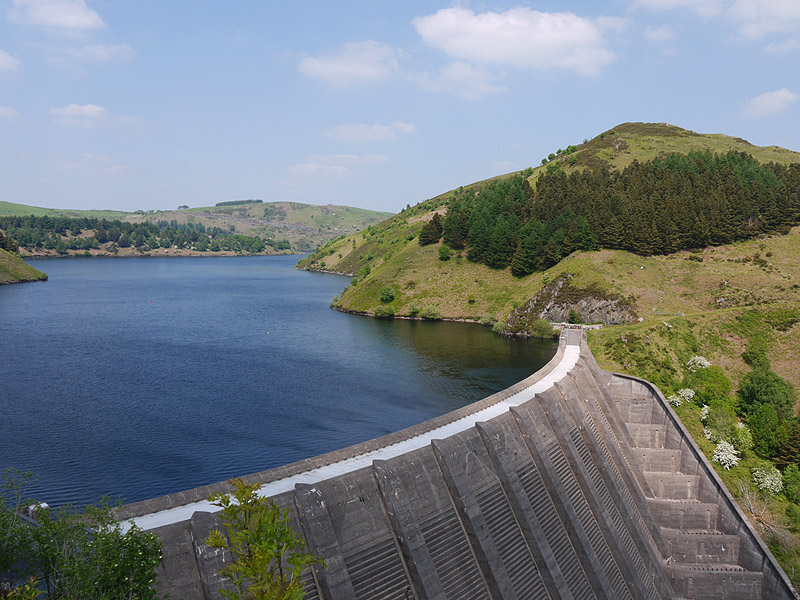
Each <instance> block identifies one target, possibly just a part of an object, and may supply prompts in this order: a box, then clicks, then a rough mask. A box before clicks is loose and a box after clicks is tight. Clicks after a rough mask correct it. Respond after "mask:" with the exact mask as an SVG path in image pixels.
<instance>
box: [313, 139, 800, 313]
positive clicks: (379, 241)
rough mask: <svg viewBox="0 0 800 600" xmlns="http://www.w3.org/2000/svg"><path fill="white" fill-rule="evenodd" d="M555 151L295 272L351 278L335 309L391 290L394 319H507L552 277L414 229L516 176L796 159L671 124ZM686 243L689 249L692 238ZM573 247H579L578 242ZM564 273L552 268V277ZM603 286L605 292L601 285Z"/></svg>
mask: <svg viewBox="0 0 800 600" xmlns="http://www.w3.org/2000/svg"><path fill="white" fill-rule="evenodd" d="M559 150H561V152H560V153H559V154H558V155H556V152H554V158H553V159H552V160H550V161H549V162H547V164H546V165H542V166H539V167H537V168H535V169H533V168H531V169H528V170H526V171H524V172H523V173H521V174H520V173H509V174H507V175H503V176H499V177H496V178H493V179H492V180H487V181H484V182H478V183H475V184H471V185H469V186H465V187H463V188H458V189H456V190H452V191H450V192H447V193H445V194H442V195H440V196H437V197H435V198H432V199H429V200H426V201H423V202H421V203H419V204H417V205H416V206H413V207H410V208H408V209H406V210H403V211H402V212H400V213H399V214H398V215H395V216H394V217H392V218H390V219H388V220H386V221H384V222H383V223H381V224H379V225H374V226H371V227H368V228H367V230H366V231H362V232H358V233H357V234H355V235H349V236H345V237H342V238H340V239H335V240H333V241H331V242H329V243H327V244H325V245H324V246H323V247H321V248H320V249H319V251H318V252H316V253H315V254H313V255H310V256H308V257H307V258H306V259H304V260H303V261H301V262H300V263H299V265H298V267H299V268H305V269H310V270H324V271H332V272H337V273H342V274H348V275H351V276H353V277H355V283H356V284H355V285H351V286H349V287H348V288H347V290H346V291H345V292H344V293H343V294H342V296H341V297H340V298H339V299H338V301H337V306H338V307H339V308H342V309H345V310H350V311H354V312H362V313H368V314H371V313H373V312H374V309H375V308H376V307H380V306H383V304H384V303H383V302H381V298H380V295H381V294H380V293H381V290H384V289H385V288H387V287H390V288H392V292H393V294H394V296H395V299H394V301H392V302H391V303H390V304H391V307H392V309H393V310H394V312H395V314H396V315H405V316H412V315H413V314H416V313H417V312H418V311H421V310H423V309H424V308H431V309H436V310H437V311H438V312H439V313H440V314H441V315H442V316H443V317H445V318H452V319H468V320H480V319H481V318H483V317H486V316H487V315H489V316H494V317H495V318H496V319H498V320H500V321H505V319H506V318H507V317H508V315H509V314H510V313H511V312H512V311H513V310H514V309H515V308H516V307H518V306H519V305H521V304H522V303H524V302H526V301H527V300H529V299H530V298H531V297H532V296H533V295H534V294H536V293H537V292H538V291H540V289H541V287H542V283H541V281H542V277H547V276H550V275H549V273H548V272H547V271H545V270H541V269H540V270H538V271H537V272H534V273H533V274H531V275H528V276H525V277H515V276H514V275H513V274H512V272H511V269H510V268H488V267H487V266H486V264H481V262H485V261H483V260H482V261H475V260H469V259H468V257H469V258H473V257H472V256H470V255H471V253H472V252H473V248H472V247H469V245H467V247H466V248H464V249H453V250H451V252H450V253H449V258H448V257H447V256H445V255H442V256H440V253H441V252H445V253H446V250H442V244H441V243H436V244H432V245H427V246H420V244H419V239H418V236H419V234H420V231H421V230H422V227H423V225H424V224H425V223H427V222H428V221H430V220H431V218H432V216H433V214H434V213H438V214H439V215H440V216H441V217H445V215H446V214H447V212H448V207H449V206H452V205H454V204H457V203H462V204H463V202H464V199H467V200H472V199H475V200H474V202H475V203H476V204H477V203H479V202H480V201H481V197H480V196H476V195H478V194H480V193H482V192H483V191H484V190H486V189H488V188H490V187H491V186H493V185H496V182H497V181H511V180H512V179H513V178H515V177H517V178H519V176H520V175H522V176H523V177H525V179H526V180H527V186H528V188H529V189H530V190H533V191H531V192H530V193H532V194H535V193H536V191H535V190H536V187H537V181H538V180H539V179H540V178H541V177H542V176H544V175H547V174H548V172H549V173H550V174H552V173H553V172H556V173H559V172H563V173H564V174H565V176H566V179H565V181H570V179H571V178H570V177H569V174H570V173H572V172H578V173H582V172H587V173H588V172H602V168H608V169H609V171H610V172H612V173H613V172H619V171H620V169H624V168H625V167H627V166H628V165H632V164H633V163H634V161H638V162H641V161H647V160H653V159H658V158H663V159H666V158H667V157H668V156H669V155H670V153H673V152H681V153H684V154H685V153H688V152H693V151H694V152H696V151H703V150H707V151H710V152H715V153H725V152H730V151H739V152H747V153H748V154H749V155H750V156H752V157H753V158H755V159H757V160H758V161H759V162H774V163H777V164H781V165H788V164H792V163H800V154H798V153H796V152H792V151H789V150H784V149H781V148H776V147H769V148H760V147H757V146H753V145H751V144H749V143H748V142H746V141H744V140H741V139H738V138H731V137H728V136H724V135H702V134H697V133H694V132H690V131H687V130H684V129H680V128H678V127H674V126H670V125H659V124H642V123H627V124H623V125H619V126H617V127H615V128H614V129H612V130H610V131H608V132H605V133H602V134H600V135H598V136H596V137H595V138H593V139H592V140H587V141H586V142H585V143H582V144H578V145H575V146H570V145H565V149H559ZM598 167H599V168H601V169H600V170H598ZM592 170H593V171H592ZM543 181H544V180H543ZM746 191H747V190H745V192H746ZM711 208H712V209H713V208H714V207H711ZM633 216H634V217H636V216H638V215H633ZM492 218H494V217H492ZM489 220H490V221H491V218H490V219H489ZM445 221H446V219H445ZM625 230H626V231H628V232H631V231H633V232H638V231H639V228H638V227H635V226H630V225H628V226H627V227H626V228H625ZM736 235H737V234H736V232H734V233H733V234H732V238H733V239H737V238H736ZM445 240H447V235H445ZM451 245H452V244H451ZM686 245H687V246H689V245H691V240H687V241H686ZM575 246H576V248H579V244H575ZM623 247H624V246H623ZM571 251H572V249H570V252H571ZM651 252H652V250H651ZM442 259H446V260H442ZM562 268H563V266H562V267H559V266H557V267H555V271H559V270H560V269H562ZM367 271H369V273H368V274H367V273H366V272H367ZM359 274H360V275H359ZM357 275H358V277H356V276H357ZM602 286H603V287H605V288H608V287H609V285H608V283H607V282H603V283H602ZM611 287H613V286H611ZM609 291H610V292H611V291H614V292H619V293H626V292H625V291H624V290H611V289H609Z"/></svg>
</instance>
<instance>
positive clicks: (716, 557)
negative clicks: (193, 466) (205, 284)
mask: <svg viewBox="0 0 800 600" xmlns="http://www.w3.org/2000/svg"><path fill="white" fill-rule="evenodd" d="M246 479H248V480H250V481H253V482H258V483H260V484H261V488H260V493H261V494H262V495H264V496H270V497H272V498H273V499H274V500H275V501H276V502H277V503H278V504H279V505H280V506H281V507H283V508H285V509H287V510H288V512H289V516H290V520H291V522H292V524H293V526H294V528H295V530H296V531H298V532H300V533H301V534H302V535H303V537H304V538H305V540H306V543H307V545H308V547H309V548H310V550H311V551H312V552H313V553H315V554H316V555H317V556H319V557H320V558H322V559H323V560H324V561H325V562H326V563H327V568H324V569H323V568H316V569H314V570H313V571H311V572H309V573H307V574H306V576H305V580H304V581H305V584H306V598H308V599H311V600H316V599H325V600H340V599H341V600H345V599H347V600H350V599H376V600H390V599H397V600H406V599H407V598H416V599H435V600H464V599H473V598H474V599H484V600H516V599H519V600H527V599H532V600H538V599H542V600H546V599H550V600H556V599H562V598H565V599H575V600H590V599H593V598H596V599H604V598H614V599H626V598H630V599H634V598H635V599H639V598H643V599H649V600H658V599H661V598H686V599H689V598H694V599H700V598H723V599H733V600H740V599H741V600H745V599H746V600H761V599H764V600H766V599H790V598H797V597H798V596H797V594H796V592H795V590H794V589H793V588H792V586H791V584H790V582H789V580H788V578H787V577H786V575H785V574H784V573H783V571H782V570H781V569H780V567H779V566H778V564H777V563H776V561H775V559H774V557H773V556H772V555H771V554H770V552H769V550H768V549H767V547H766V546H765V545H764V543H763V541H762V540H761V539H760V537H759V536H758V534H757V532H756V531H755V530H754V528H753V527H752V526H751V525H750V523H749V522H748V521H747V519H746V518H745V516H744V514H743V513H742V511H741V510H740V509H739V507H738V506H737V505H736V503H735V502H734V501H733V499H732V498H731V496H730V494H729V493H728V491H727V490H726V489H725V487H724V485H723V484H722V482H721V480H720V479H719V477H718V476H717V474H716V472H715V471H714V469H713V468H712V467H711V465H710V464H709V463H708V461H707V460H706V459H705V457H704V456H703V454H702V453H701V452H700V450H699V449H698V448H697V446H696V445H695V444H694V442H693V441H692V439H691V438H690V437H689V435H688V433H687V432H686V430H685V429H684V428H683V426H682V424H681V423H680V421H679V420H678V418H677V417H676V416H675V414H674V412H673V411H672V409H671V408H670V407H669V405H668V403H667V402H666V400H665V399H664V397H663V395H662V394H661V392H660V391H659V390H658V389H657V388H656V387H655V386H653V385H652V384H650V383H648V382H646V381H643V380H639V379H636V378H633V377H627V376H622V375H615V374H612V373H609V372H606V371H602V370H601V369H599V367H598V366H597V364H596V362H595V360H594V358H593V356H592V355H591V353H590V352H589V350H588V347H587V345H586V340H585V333H584V332H583V331H582V330H580V329H566V330H564V331H563V332H562V334H561V338H560V344H559V349H558V352H557V353H556V356H554V358H553V360H551V361H550V362H549V363H548V364H547V365H546V366H545V367H544V368H543V369H542V370H540V371H539V372H537V373H535V374H534V375H532V376H531V377H529V378H528V379H526V380H524V381H522V382H520V383H519V384H516V385H515V386H512V387H511V388H509V389H507V390H503V391H502V392H500V393H498V394H495V395H493V396H490V397H488V398H486V399H484V400H482V401H480V402H477V403H474V404H472V405H469V406H467V407H464V408H463V409H460V410H458V411H455V412H453V413H449V414H447V415H443V416H442V417H439V418H437V419H433V420H432V421H429V422H426V423H423V424H420V425H418V426H415V427H412V428H409V429H407V430H404V431H401V432H397V433H395V434H391V435H389V436H384V437H382V438H378V439H376V440H371V441H369V442H365V443H363V444H358V445H356V446H352V447H350V448H346V449H343V450H340V451H337V452H333V453H330V454H326V455H322V456H319V457H315V458H312V459H309V460H307V461H301V462H298V463H293V464H291V465H286V466H284V467H280V468H278V469H273V470H270V471H265V472H263V473H258V474H254V475H250V476H248V477H247V478H246ZM217 491H227V484H226V483H220V484H216V485H214V486H207V487H204V488H198V489H196V490H191V491H188V492H183V493H180V494H173V495H170V496H165V497H163V498H157V499H154V500H149V501H145V502H139V503H135V504H130V505H126V506H124V507H122V509H121V512H120V515H119V517H120V519H125V520H128V522H130V523H136V524H137V525H138V526H139V527H142V528H143V529H148V530H152V531H155V532H156V533H158V535H159V536H160V537H161V539H162V540H163V543H164V563H163V567H162V570H161V573H160V577H159V582H160V586H161V587H162V591H168V592H169V593H170V595H171V597H173V598H183V599H184V600H195V599H196V600H212V599H213V600H215V599H217V598H221V597H222V596H221V594H220V591H221V590H223V589H226V588H225V586H226V585H227V583H226V581H225V580H224V579H222V578H220V577H219V576H218V575H217V572H218V570H219V568H220V566H222V565H223V564H224V561H226V560H227V559H228V557H227V556H226V555H225V554H224V553H222V552H221V551H219V550H217V549H213V548H210V547H209V546H208V545H207V544H206V543H205V540H206V539H207V537H208V534H209V532H210V531H211V530H212V529H214V528H218V527H219V521H218V519H217V518H216V517H215V516H214V514H213V513H214V511H215V510H216V507H214V506H212V505H210V504H209V503H208V502H207V500H206V498H207V496H208V495H209V494H210V493H213V492H217Z"/></svg>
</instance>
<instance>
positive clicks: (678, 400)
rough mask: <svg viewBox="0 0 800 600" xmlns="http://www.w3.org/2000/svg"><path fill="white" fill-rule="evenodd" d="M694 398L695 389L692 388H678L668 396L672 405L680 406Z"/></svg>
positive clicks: (668, 400)
mask: <svg viewBox="0 0 800 600" xmlns="http://www.w3.org/2000/svg"><path fill="white" fill-rule="evenodd" d="M692 400H694V390H690V389H689V388H683V389H681V390H678V391H677V393H675V394H672V395H671V396H669V397H668V398H667V402H669V403H670V404H671V405H672V406H680V405H681V404H683V403H684V402H691V401H692Z"/></svg>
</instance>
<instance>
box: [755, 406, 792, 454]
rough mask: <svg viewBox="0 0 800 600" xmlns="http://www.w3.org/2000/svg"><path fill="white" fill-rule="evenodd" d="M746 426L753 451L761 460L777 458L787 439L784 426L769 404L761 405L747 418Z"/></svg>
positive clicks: (786, 430)
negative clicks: (750, 436)
mask: <svg viewBox="0 0 800 600" xmlns="http://www.w3.org/2000/svg"><path fill="white" fill-rule="evenodd" d="M747 425H748V426H749V427H750V431H751V432H752V433H753V450H754V451H755V453H756V454H758V455H759V456H760V457H762V458H772V457H774V456H777V454H778V452H779V451H780V448H781V446H783V444H784V442H785V441H786V439H787V437H788V434H789V432H788V429H787V427H786V424H785V423H783V422H781V420H780V418H779V417H778V412H777V411H776V410H775V407H774V406H772V405H771V404H761V405H760V406H759V407H758V408H757V409H756V410H755V411H753V412H752V413H750V415H749V416H748V417H747Z"/></svg>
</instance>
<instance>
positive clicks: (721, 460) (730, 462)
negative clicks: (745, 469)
mask: <svg viewBox="0 0 800 600" xmlns="http://www.w3.org/2000/svg"><path fill="white" fill-rule="evenodd" d="M712 460H713V461H714V462H716V463H718V464H719V465H720V466H721V467H722V468H723V469H725V470H726V471H727V470H728V469H731V468H733V467H735V466H736V465H738V464H739V460H740V459H739V452H738V451H737V450H736V448H734V447H733V446H732V445H731V444H730V443H729V442H725V441H722V442H720V443H719V444H717V447H716V448H715V449H714V456H713V458H712Z"/></svg>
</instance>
